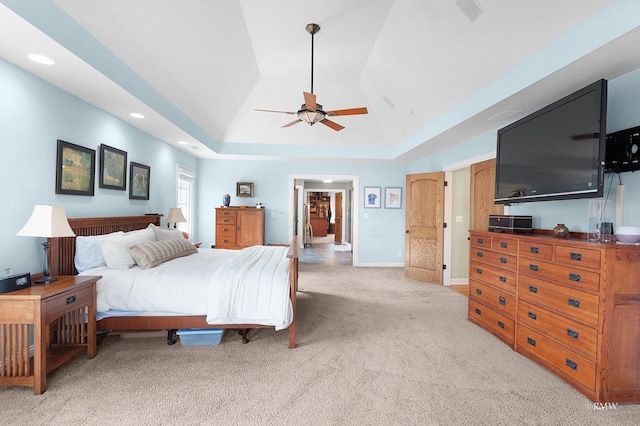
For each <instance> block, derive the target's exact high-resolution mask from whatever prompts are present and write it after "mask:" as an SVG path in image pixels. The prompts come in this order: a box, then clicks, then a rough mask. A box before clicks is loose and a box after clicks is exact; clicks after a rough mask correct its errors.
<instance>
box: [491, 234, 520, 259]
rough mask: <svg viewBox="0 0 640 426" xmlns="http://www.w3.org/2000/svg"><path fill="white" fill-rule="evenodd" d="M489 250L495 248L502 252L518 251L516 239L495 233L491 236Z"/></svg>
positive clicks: (514, 252)
mask: <svg viewBox="0 0 640 426" xmlns="http://www.w3.org/2000/svg"><path fill="white" fill-rule="evenodd" d="M491 250H495V251H497V252H500V253H504V254H514V255H515V254H517V253H518V240H516V239H515V238H509V237H505V236H502V235H495V236H492V237H491Z"/></svg>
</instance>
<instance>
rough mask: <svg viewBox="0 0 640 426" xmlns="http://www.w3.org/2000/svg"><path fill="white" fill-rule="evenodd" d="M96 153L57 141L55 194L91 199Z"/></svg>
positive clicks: (92, 150) (82, 147)
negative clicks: (83, 196) (89, 197)
mask: <svg viewBox="0 0 640 426" xmlns="http://www.w3.org/2000/svg"><path fill="white" fill-rule="evenodd" d="M95 176H96V151H95V150H94V149H89V148H85V147H84V146H79V145H75V144H72V143H69V142H65V141H63V140H59V139H58V153H57V155H56V194H67V195H88V196H91V197H93V187H94V184H95Z"/></svg>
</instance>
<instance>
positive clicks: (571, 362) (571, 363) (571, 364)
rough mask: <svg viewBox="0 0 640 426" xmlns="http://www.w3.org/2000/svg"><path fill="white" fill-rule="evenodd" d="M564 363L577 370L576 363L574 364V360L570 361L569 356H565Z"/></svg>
mask: <svg viewBox="0 0 640 426" xmlns="http://www.w3.org/2000/svg"><path fill="white" fill-rule="evenodd" d="M565 363H566V364H567V367H569V368H571V369H573V370H576V371H578V364H576V363H575V362H573V361H571V360H570V359H569V358H566V361H565Z"/></svg>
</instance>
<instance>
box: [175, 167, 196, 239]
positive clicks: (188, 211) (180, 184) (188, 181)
mask: <svg viewBox="0 0 640 426" xmlns="http://www.w3.org/2000/svg"><path fill="white" fill-rule="evenodd" d="M176 178H177V182H176V188H177V194H176V200H177V201H178V203H177V206H178V207H180V208H181V209H182V214H183V215H184V217H185V219H187V221H186V222H183V223H178V229H179V230H181V231H182V232H186V233H187V234H189V237H191V236H192V235H193V233H194V232H193V229H194V228H193V222H194V212H195V181H196V173H195V172H194V171H193V170H191V169H189V168H187V167H185V166H181V165H179V164H178V167H177V172H176Z"/></svg>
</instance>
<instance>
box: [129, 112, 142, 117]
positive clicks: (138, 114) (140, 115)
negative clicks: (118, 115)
mask: <svg viewBox="0 0 640 426" xmlns="http://www.w3.org/2000/svg"><path fill="white" fill-rule="evenodd" d="M129 115H130V116H131V117H133V118H144V115H142V114H140V113H139V112H132V113H131V114H129Z"/></svg>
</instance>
